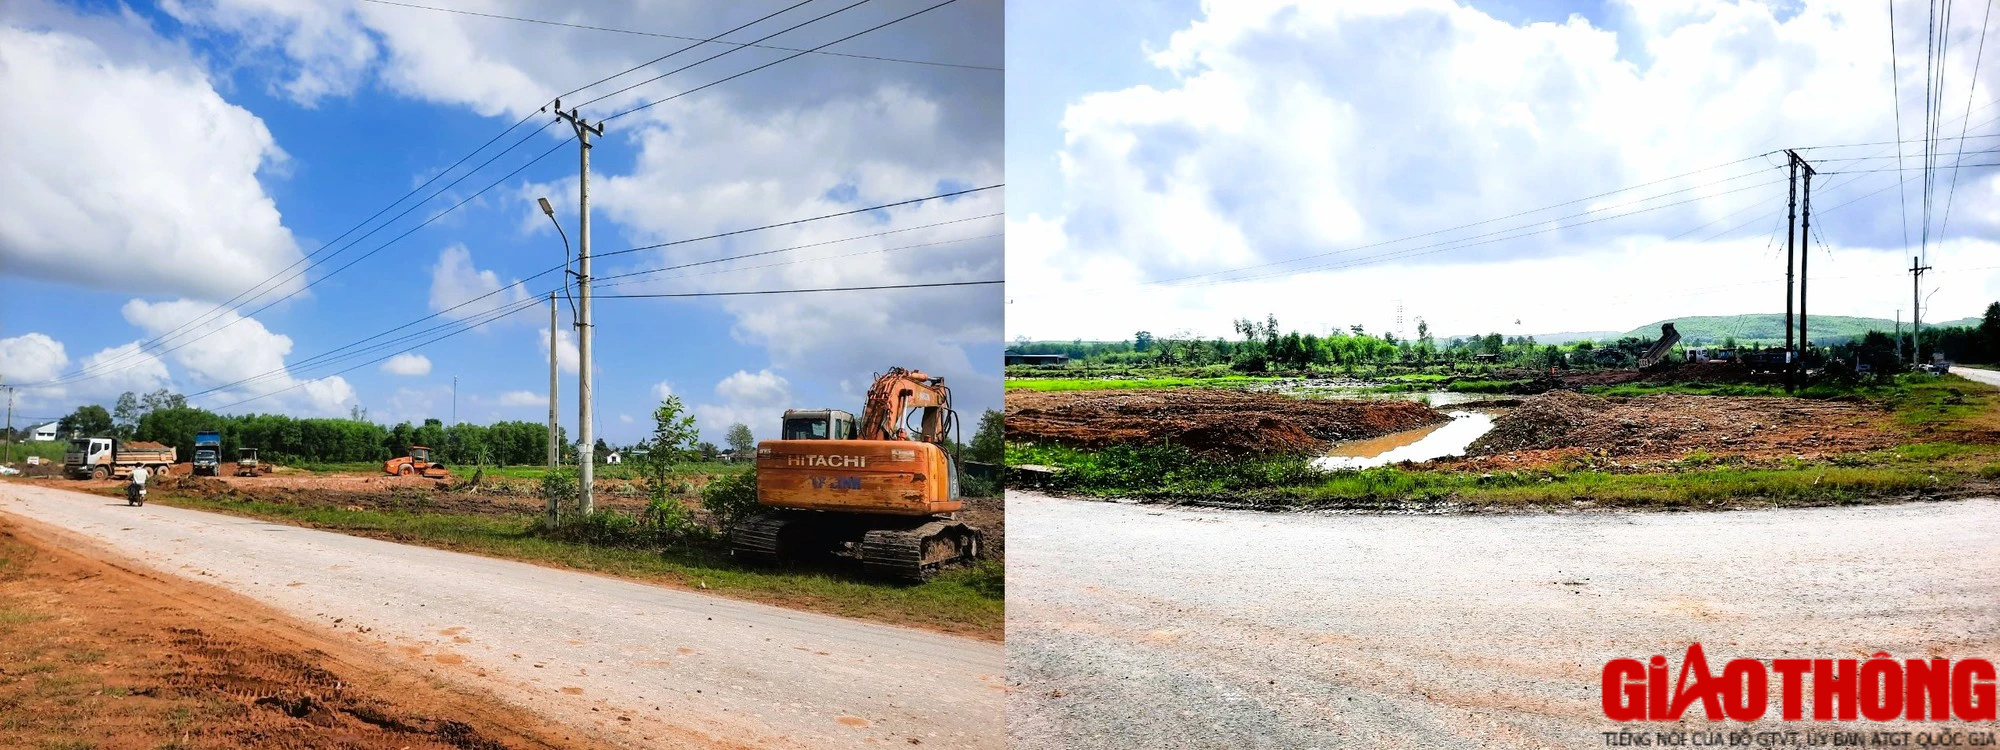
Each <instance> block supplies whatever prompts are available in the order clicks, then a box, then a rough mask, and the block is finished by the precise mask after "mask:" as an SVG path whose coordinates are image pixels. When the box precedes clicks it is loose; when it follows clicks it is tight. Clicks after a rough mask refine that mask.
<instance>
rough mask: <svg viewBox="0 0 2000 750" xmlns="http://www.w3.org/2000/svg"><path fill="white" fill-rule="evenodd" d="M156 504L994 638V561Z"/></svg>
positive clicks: (489, 521)
mask: <svg viewBox="0 0 2000 750" xmlns="http://www.w3.org/2000/svg"><path fill="white" fill-rule="evenodd" d="M155 501H156V502H160V503H162V504H165V505H173V506H177V507H183V508H194V509H199V510H210V511H219V512H223V513H229V514H233V515H239V516H248V517H252V518H260V519H265V520H273V521H282V522H286V523H292V524H296V525H300V526H307V527H311V528H318V529H326V530H330V531H340V532H344V533H350V534H356V535H359V536H369V537H377V538H383V539H391V540H394V541H398V542H405V543H411V544H421V545H424V546H428V547H438V548H442V549H449V550H455V551H460V552H471V553H476V554H483V555H491V556H494V557H504V558H509V559H514V560H523V561H527V562H534V563H541V564H545V565H555V566H561V567H567V568H574V569H577V570H586V571H592V572H598V573H607V574H611V575H616V576H623V577H627V578H637V579H641V580H651V581H662V582H667V583H672V584H676V585H681V586H690V587H693V586H706V587H707V588H708V590H710V591H713V592H716V593H719V594H724V595H728V596H734V597H738V598H743V599H751V600H755V601H763V602H769V603H774V604H780V605H783V606H789V607H795V608H800V609H810V610H815V611H820V612H827V613H831V614H836V615H843V616H848V617H857V618H863V619H870V620H878V621H883V622H892V623H898V624H910V625H920V626H926V627H932V628H937V629H940V630H945V631H950V632H957V633H965V634H968V635H975V636H979V637H982V638H992V639H998V638H999V637H1000V633H1001V627H1002V623H1001V615H1002V612H1003V608H1002V595H1003V594H1002V587H1003V584H1002V582H1001V581H1002V579H1003V576H1002V572H1001V568H1000V565H999V564H998V563H985V564H981V565H979V566H976V567H973V568H971V569H966V570H958V571H952V572H949V573H946V574H944V575H942V576H939V577H938V578H937V579H935V580H932V581H930V582H928V583H924V584H922V585H917V586H905V585H896V584H887V583H880V582H875V581H868V580H860V579H852V578H847V577H844V576H839V575H834V574H829V573H825V572H817V571H804V572H801V571H789V570H782V569H779V570H760V569H751V568H744V567H741V566H738V565H736V564H735V563H734V562H732V561H731V560H730V558H729V557H728V555H727V554H726V553H723V552H719V551H716V550H711V549H708V548H704V547H700V546H690V547H684V548H675V549H667V550H650V551H649V550H638V549H626V548H614V547H599V546H592V545H587V544H578V543H574V542H563V541H556V540H551V539H546V538H543V537H540V536H536V535H533V534H531V533H530V528H531V527H532V526H533V524H534V522H535V518H536V517H535V516H533V515H519V516H512V517H507V516H473V515H458V514H443V513H421V512H410V511H394V510H392V511H371V510H360V511H353V510H345V509H342V508H333V507H316V508H308V507H301V506H295V505H285V504H279V503H269V502H262V501H248V502H238V501H229V500H217V499H208V498H192V497H182V496H175V495H168V494H165V493H161V494H160V495H159V496H158V497H156V498H155Z"/></svg>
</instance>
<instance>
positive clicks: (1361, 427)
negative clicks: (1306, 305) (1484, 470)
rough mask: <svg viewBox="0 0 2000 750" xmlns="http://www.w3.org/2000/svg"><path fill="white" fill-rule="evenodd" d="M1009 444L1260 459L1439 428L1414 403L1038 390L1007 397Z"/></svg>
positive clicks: (1194, 391) (1436, 415)
mask: <svg viewBox="0 0 2000 750" xmlns="http://www.w3.org/2000/svg"><path fill="white" fill-rule="evenodd" d="M1006 418H1007V439H1009V440H1014V441H1041V442H1048V443H1053V444H1059V445H1069V446H1075V447H1080V448H1102V447H1105V446H1109V445H1118V444H1148V443H1160V442H1170V443H1174V444H1176V445H1181V446H1185V447H1187V448H1189V449H1191V450H1194V451H1198V452H1213V453H1226V454H1234V455H1256V454H1272V453H1298V452H1308V451H1316V450H1324V449H1325V448H1326V447H1327V446H1328V445H1330V444H1332V443H1333V442H1335V441H1340V440H1354V439H1357V438H1370V437H1375V436H1378V435H1385V434H1388V433H1392V432H1400V431H1403V430H1409V429H1413V428H1417V427H1423V426H1425V425H1432V424H1437V423H1439V422H1443V421H1445V419H1446V418H1447V417H1446V416H1445V414H1444V413H1443V412H1440V411H1437V410H1436V409H1432V408H1430V407H1429V406H1426V405H1424V404H1420V403H1416V402H1413V401H1357V400H1348V399H1297V398H1290V397H1287V396H1283V395H1279V394H1276V393H1260V392H1250V391H1240V390H1229V389H1221V388H1216V389H1206V388H1189V389H1175V390H1099V391H1080V390H1079V391H1031V390H1015V391H1011V392H1009V393H1008V394H1007V417H1006Z"/></svg>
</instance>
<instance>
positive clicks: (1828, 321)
mask: <svg viewBox="0 0 2000 750" xmlns="http://www.w3.org/2000/svg"><path fill="white" fill-rule="evenodd" d="M1667 322H1672V323H1673V324H1674V330H1676V331H1679V332H1680V334H1681V338H1682V339H1684V340H1694V341H1709V342H1719V341H1722V340H1723V339H1725V338H1735V339H1736V340H1737V341H1738V342H1742V343H1750V342H1763V343H1769V342H1773V341H1777V342H1782V341H1784V340H1785V314H1784V313H1760V314H1756V315H1691V316H1688V317H1685V318H1674V319H1672V320H1671V321H1666V320H1662V321H1656V322H1653V323H1648V324H1646V325H1643V326H1639V327H1638V328H1634V329H1632V330H1630V331H1626V332H1625V333H1621V334H1616V335H1617V336H1620V337H1623V336H1635V337H1639V338H1647V339H1652V338H1659V336H1660V324H1661V323H1667ZM1909 325H1910V321H1907V320H1905V321H1903V327H1904V328H1906V329H1907V328H1908V327H1909ZM1934 325H1936V326H1976V325H1979V319H1978V318H1961V319H1958V320H1947V321H1944V322H1941V323H1933V322H1930V321H1925V322H1924V327H1925V328H1929V327H1931V326H1934ZM1806 326H1807V331H1806V332H1807V333H1808V334H1810V335H1811V336H1812V340H1813V341H1815V342H1819V343H1826V344H1833V343H1839V342H1843V341H1847V340H1850V339H1854V338H1859V337H1860V336H1862V335H1863V334H1866V333H1868V332H1869V331H1882V332H1885V333H1887V332H1890V331H1894V330H1896V321H1894V320H1887V319H1884V318H1855V317H1849V316H1846V315H1814V316H1812V317H1811V318H1808V319H1807V321H1806ZM1535 340H1536V341H1540V340H1541V339H1540V338H1537V339H1535Z"/></svg>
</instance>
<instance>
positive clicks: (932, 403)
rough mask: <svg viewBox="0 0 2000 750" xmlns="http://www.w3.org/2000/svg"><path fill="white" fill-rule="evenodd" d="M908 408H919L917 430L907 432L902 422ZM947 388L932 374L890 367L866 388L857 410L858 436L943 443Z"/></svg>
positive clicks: (950, 415) (947, 415) (948, 408)
mask: <svg viewBox="0 0 2000 750" xmlns="http://www.w3.org/2000/svg"><path fill="white" fill-rule="evenodd" d="M911 409H922V410H923V418H922V419H921V420H919V424H920V426H919V427H918V434H914V435H912V434H910V430H909V426H908V425H907V424H905V423H904V418H905V415H907V414H909V412H910V410H911ZM952 419H953V412H952V409H951V389H950V388H947V387H945V385H944V378H934V377H931V376H929V375H925V374H924V373H922V372H919V371H915V370H905V369H903V368H901V367H891V368H889V371H888V372H887V373H884V374H882V376H880V377H878V378H876V379H875V384H874V385H873V386H871V387H869V389H868V403H867V404H866V405H864V406H863V407H862V410H861V436H860V437H861V439H862V440H916V441H919V442H925V443H933V444H937V445H943V444H944V443H945V440H946V438H947V437H949V436H948V435H947V433H948V432H949V430H950V429H951V422H952Z"/></svg>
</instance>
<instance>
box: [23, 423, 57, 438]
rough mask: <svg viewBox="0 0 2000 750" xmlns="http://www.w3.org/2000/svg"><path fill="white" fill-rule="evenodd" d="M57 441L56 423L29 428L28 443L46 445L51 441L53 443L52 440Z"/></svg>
mask: <svg viewBox="0 0 2000 750" xmlns="http://www.w3.org/2000/svg"><path fill="white" fill-rule="evenodd" d="M55 439H56V423H55V422H50V423H48V424H45V425H38V426H35V427H30V428H28V441H29V442H34V443H46V442H49V441H52V440H55Z"/></svg>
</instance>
